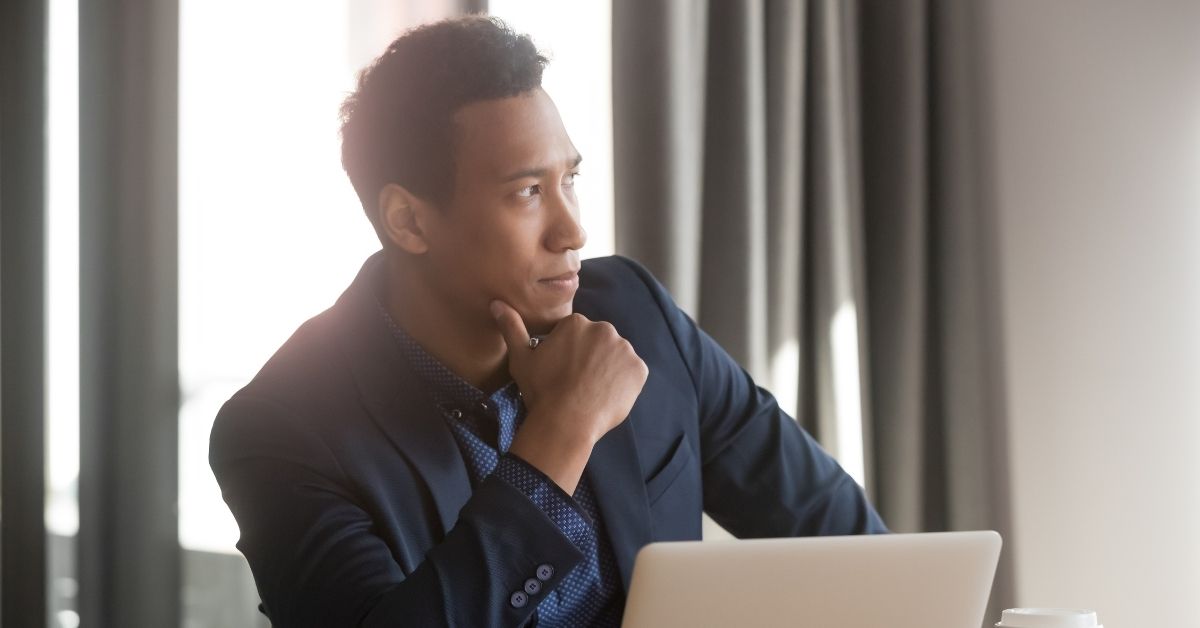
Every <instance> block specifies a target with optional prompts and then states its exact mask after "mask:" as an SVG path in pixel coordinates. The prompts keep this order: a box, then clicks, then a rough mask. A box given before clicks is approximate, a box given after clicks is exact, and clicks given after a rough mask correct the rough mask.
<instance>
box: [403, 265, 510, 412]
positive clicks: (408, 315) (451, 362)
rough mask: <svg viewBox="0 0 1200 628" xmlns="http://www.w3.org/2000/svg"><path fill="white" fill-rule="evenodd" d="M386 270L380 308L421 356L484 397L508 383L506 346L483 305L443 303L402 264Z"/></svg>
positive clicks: (444, 300)
mask: <svg viewBox="0 0 1200 628" xmlns="http://www.w3.org/2000/svg"><path fill="white" fill-rule="evenodd" d="M386 271H387V272H386V274H385V278H384V289H383V295H382V298H383V299H384V307H385V308H386V309H387V311H388V314H390V315H391V316H392V318H393V319H394V320H395V321H396V322H397V323H399V324H400V326H401V327H403V328H404V331H405V332H407V333H408V335H409V336H412V338H413V339H414V340H416V341H417V342H418V343H419V344H420V345H421V347H422V348H424V349H425V351H426V352H428V353H429V354H430V355H432V356H433V357H434V358H436V359H437V360H438V361H439V362H441V363H442V364H444V365H445V366H446V367H447V368H449V369H450V370H451V371H453V372H454V374H455V375H458V376H459V377H461V378H463V379H464V380H466V381H467V383H469V384H471V385H472V386H474V387H476V388H478V389H479V390H481V391H483V392H484V394H491V393H492V392H493V391H495V390H496V389H498V388H500V387H501V386H503V385H504V384H506V383H507V382H508V381H509V380H510V379H511V377H510V376H509V374H508V346H507V345H506V344H505V343H504V336H503V335H501V334H500V330H499V329H498V328H497V327H496V325H495V323H494V322H493V321H492V318H491V316H490V314H489V313H488V311H487V309H486V307H485V308H484V309H483V311H481V312H473V311H466V310H464V308H463V307H462V304H455V303H451V302H449V301H448V300H447V299H446V297H445V295H444V294H441V293H439V292H438V291H436V290H434V289H433V288H432V287H431V286H430V285H429V284H428V282H426V281H424V280H423V278H422V277H421V276H420V274H419V273H417V272H415V271H414V270H413V269H411V268H409V267H408V265H406V264H403V263H396V262H395V261H394V260H389V261H388V263H387V269H386Z"/></svg>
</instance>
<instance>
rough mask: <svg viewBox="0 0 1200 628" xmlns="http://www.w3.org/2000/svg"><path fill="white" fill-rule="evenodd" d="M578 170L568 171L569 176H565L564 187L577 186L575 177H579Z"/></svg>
mask: <svg viewBox="0 0 1200 628" xmlns="http://www.w3.org/2000/svg"><path fill="white" fill-rule="evenodd" d="M578 176H579V173H578V172H568V173H567V176H565V177H563V187H566V188H570V187H575V177H578Z"/></svg>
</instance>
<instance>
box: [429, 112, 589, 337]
mask: <svg viewBox="0 0 1200 628" xmlns="http://www.w3.org/2000/svg"><path fill="white" fill-rule="evenodd" d="M454 122H455V137H456V141H455V147H454V154H455V165H456V170H455V190H454V195H453V200H452V201H450V202H449V203H448V204H446V206H445V207H441V208H439V209H438V211H436V212H433V214H432V217H431V224H430V228H429V229H428V230H427V233H426V235H427V242H428V244H429V250H428V253H427V261H428V267H427V268H428V270H430V271H433V272H435V273H437V275H436V276H435V277H433V278H432V279H433V280H434V281H433V284H434V285H436V286H437V289H438V290H440V291H443V294H444V296H445V297H448V298H449V299H450V300H451V301H452V302H454V303H455V304H456V305H457V306H459V307H463V308H466V311H468V312H478V314H479V316H480V317H481V318H483V317H488V318H489V320H490V315H489V314H488V312H489V309H488V307H489V304H490V303H491V301H492V299H500V300H503V301H505V302H507V303H508V304H509V305H511V306H513V307H514V308H516V310H517V311H518V312H519V313H520V314H521V316H522V318H523V319H524V320H525V323H526V325H527V326H528V327H529V328H530V330H531V331H532V332H534V333H545V332H547V331H549V329H550V328H551V327H553V325H554V324H555V323H556V322H557V321H558V320H560V319H562V318H563V317H565V316H567V315H569V314H570V313H571V311H572V306H571V302H572V299H573V298H574V296H575V290H576V288H578V285H579V283H578V277H577V276H576V275H575V274H574V273H575V272H576V271H578V270H579V249H580V248H581V247H582V246H583V244H584V242H585V241H586V239H587V236H586V234H585V233H584V232H583V229H582V228H581V227H580V224H579V203H578V201H577V200H576V199H575V190H574V178H575V174H576V173H577V172H578V167H579V160H580V157H579V153H578V152H576V150H575V147H574V145H572V144H571V139H570V138H569V137H567V132H566V129H565V128H563V124H562V120H561V118H559V115H558V110H557V109H556V108H555V106H554V103H553V102H552V101H551V100H550V97H549V96H548V95H546V93H545V92H544V91H542V90H541V89H540V88H538V89H534V90H532V91H531V92H527V93H525V94H522V95H519V96H515V97H512V98H504V99H499V100H489V101H483V102H478V103H473V104H470V105H467V106H465V107H463V108H462V109H460V110H459V111H458V112H456V114H455V116H454Z"/></svg>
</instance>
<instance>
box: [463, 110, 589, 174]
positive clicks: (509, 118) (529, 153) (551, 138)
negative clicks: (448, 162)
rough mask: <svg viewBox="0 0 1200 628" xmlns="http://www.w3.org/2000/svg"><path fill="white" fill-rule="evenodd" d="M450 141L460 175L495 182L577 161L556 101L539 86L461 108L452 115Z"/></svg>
mask: <svg viewBox="0 0 1200 628" xmlns="http://www.w3.org/2000/svg"><path fill="white" fill-rule="evenodd" d="M454 136H455V151H454V153H455V162H456V163H457V167H458V170H459V171H461V172H470V173H472V174H473V175H475V176H484V177H488V178H496V179H498V178H501V177H503V176H505V175H506V174H508V173H509V172H512V171H513V170H517V169H520V168H523V167H531V166H555V165H560V164H562V163H565V162H568V161H570V160H571V159H572V158H573V157H574V156H575V147H574V145H572V144H571V139H570V138H569V137H568V136H567V131H566V128H564V127H563V123H562V119H561V118H560V117H559V115H558V109H557V108H556V107H555V106H554V101H552V100H551V99H550V96H549V95H547V94H546V92H545V91H543V90H542V89H541V88H540V87H539V88H536V89H533V90H531V91H529V92H526V93H524V94H520V95H517V96H513V97H511V98H499V99H495V100H485V101H481V102H476V103H471V104H469V105H466V106H464V107H462V108H461V109H459V110H458V111H457V112H455V114H454Z"/></svg>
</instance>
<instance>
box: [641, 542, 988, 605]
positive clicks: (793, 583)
mask: <svg viewBox="0 0 1200 628" xmlns="http://www.w3.org/2000/svg"><path fill="white" fill-rule="evenodd" d="M1000 543H1001V542H1000V535H999V534H997V533H995V532H991V531H984V532H939V533H929V534H890V535H878V536H836V537H813V538H787V539H752V540H732V541H679V542H665V543H651V544H649V545H647V546H645V547H643V548H642V549H641V551H639V552H638V555H637V559H636V562H635V563H634V567H633V580H632V582H631V583H630V587H629V598H628V600H627V601H626V605H625V620H624V623H623V624H622V625H623V626H624V628H639V627H651V626H653V627H655V628H657V627H661V626H713V627H716V626H721V627H725V626H756V627H763V628H769V627H773V626H788V627H790V628H795V627H803V628H874V627H879V628H967V627H975V626H980V625H981V624H982V623H983V614H984V609H985V607H986V606H987V601H988V594H989V592H990V591H991V587H992V577H993V576H994V575H995V572H996V562H997V560H999V557H1000Z"/></svg>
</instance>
